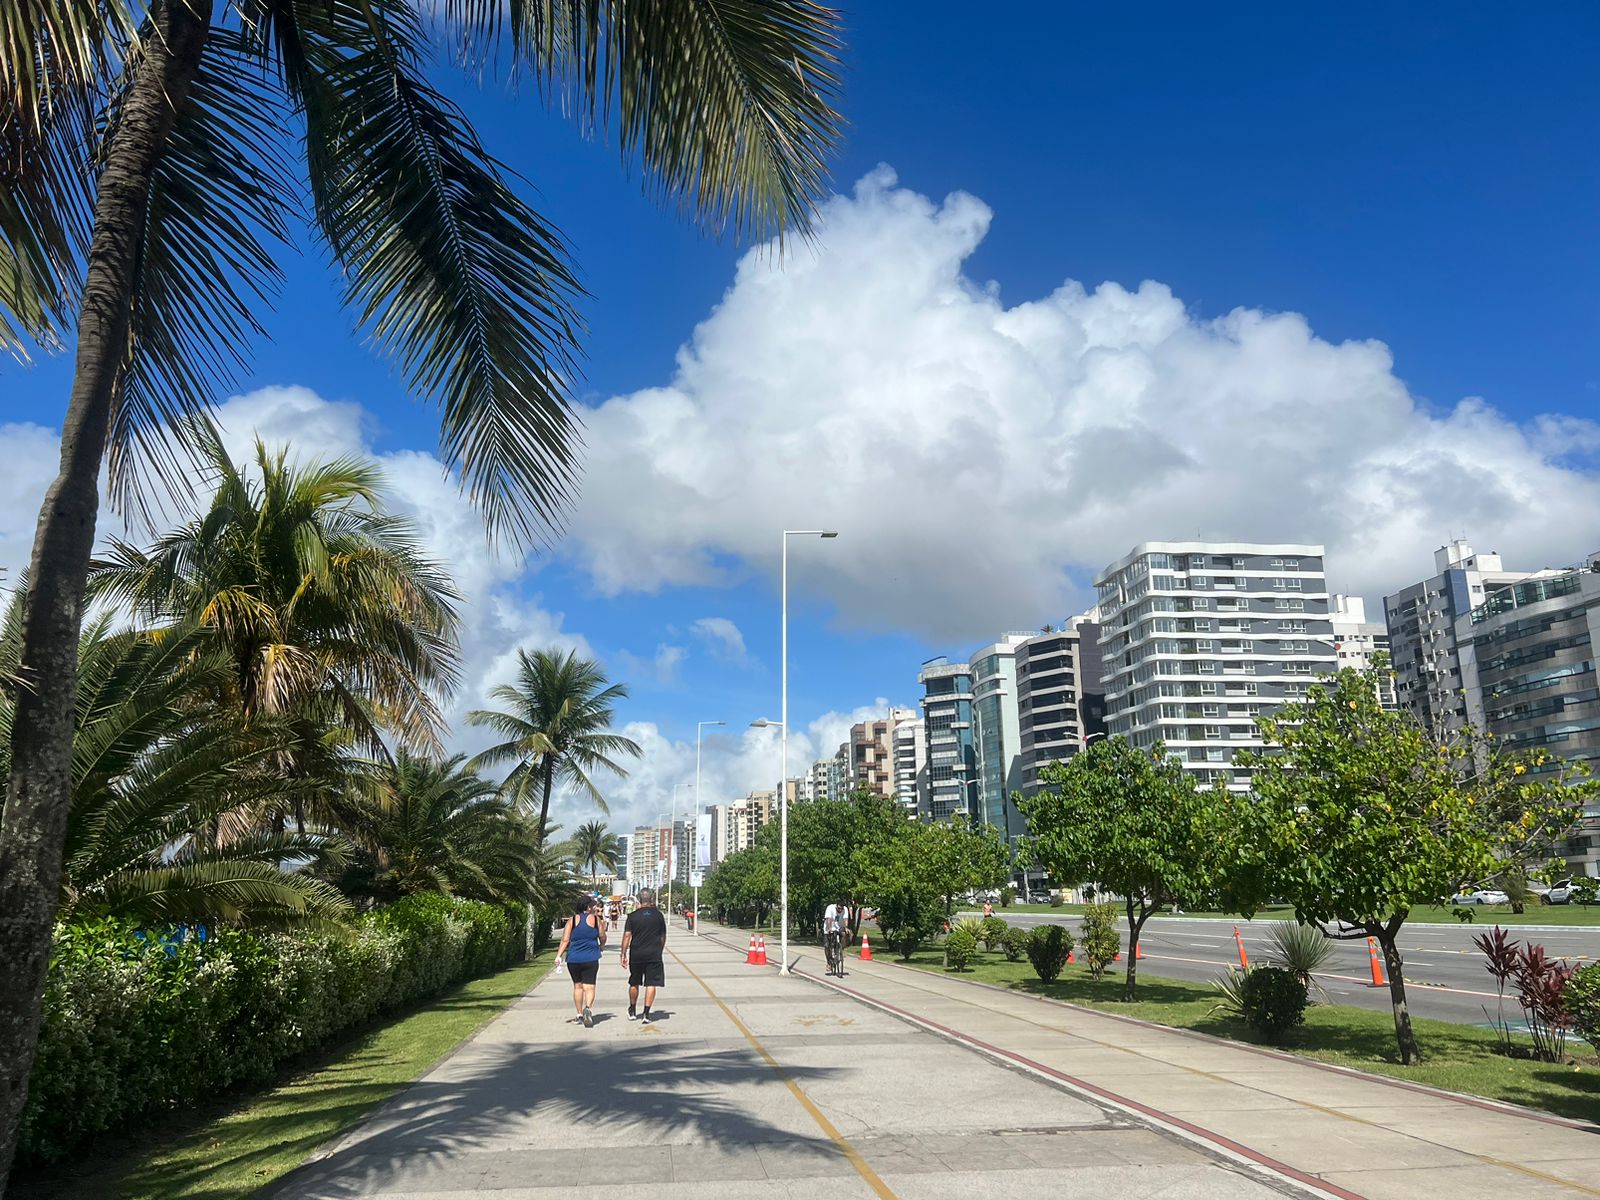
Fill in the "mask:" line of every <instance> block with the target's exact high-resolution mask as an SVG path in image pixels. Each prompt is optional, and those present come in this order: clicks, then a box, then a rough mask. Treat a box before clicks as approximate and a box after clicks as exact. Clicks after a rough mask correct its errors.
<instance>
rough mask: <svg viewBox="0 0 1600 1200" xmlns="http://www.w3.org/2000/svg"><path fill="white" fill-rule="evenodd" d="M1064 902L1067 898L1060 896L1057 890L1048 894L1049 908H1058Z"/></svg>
mask: <svg viewBox="0 0 1600 1200" xmlns="http://www.w3.org/2000/svg"><path fill="white" fill-rule="evenodd" d="M1066 902H1067V898H1066V897H1065V896H1063V895H1062V894H1061V892H1060V890H1059V889H1058V890H1056V891H1053V892H1051V893H1050V907H1051V908H1060V907H1061V906H1062V905H1063V904H1065V903H1066Z"/></svg>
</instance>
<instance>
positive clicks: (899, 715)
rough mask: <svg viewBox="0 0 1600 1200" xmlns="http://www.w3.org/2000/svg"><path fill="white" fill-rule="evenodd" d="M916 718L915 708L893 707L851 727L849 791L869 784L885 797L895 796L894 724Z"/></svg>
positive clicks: (869, 788)
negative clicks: (878, 717)
mask: <svg viewBox="0 0 1600 1200" xmlns="http://www.w3.org/2000/svg"><path fill="white" fill-rule="evenodd" d="M916 719H917V714H916V710H914V709H910V708H891V709H890V710H889V712H888V715H887V716H886V717H884V718H883V719H882V720H877V721H862V722H859V723H858V724H856V725H853V726H851V727H850V741H849V743H848V745H849V748H850V791H852V792H853V791H855V790H856V789H857V788H866V789H868V790H869V791H871V792H872V793H873V794H875V795H878V796H882V797H884V798H885V799H888V800H892V799H894V798H895V794H896V789H895V775H894V730H895V726H897V725H900V724H902V723H903V722H906V721H914V720H916Z"/></svg>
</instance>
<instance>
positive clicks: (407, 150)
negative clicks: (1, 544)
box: [0, 0, 840, 1191]
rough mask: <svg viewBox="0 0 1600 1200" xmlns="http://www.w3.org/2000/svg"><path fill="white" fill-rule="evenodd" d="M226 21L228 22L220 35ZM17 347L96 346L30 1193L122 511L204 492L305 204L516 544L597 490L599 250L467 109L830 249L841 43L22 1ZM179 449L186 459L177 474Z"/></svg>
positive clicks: (3, 304)
mask: <svg viewBox="0 0 1600 1200" xmlns="http://www.w3.org/2000/svg"><path fill="white" fill-rule="evenodd" d="M219 7H220V9H221V11H220V12H219V11H215V10H216V9H218V8H219ZM3 14H4V15H3V17H0V164H4V166H3V168H0V170H3V171H4V178H5V187H4V188H3V189H0V344H4V345H6V346H8V347H10V348H12V349H13V350H15V351H17V352H19V353H25V352H26V350H27V348H28V347H29V346H30V345H33V346H39V345H43V346H55V345H60V344H63V343H72V342H75V345H74V348H73V352H74V355H75V365H74V374H73V382H72V389H71V393H70V396H69V398H68V401H67V405H66V410H65V414H64V419H63V422H62V446H61V469H60V473H59V475H58V476H57V478H56V480H55V482H54V483H53V484H52V485H51V487H50V489H49V491H48V493H47V495H46V497H45V500H44V503H43V505H42V506H41V508H40V514H39V525H38V531H37V534H36V537H35V539H34V548H33V557H32V562H31V568H30V577H31V579H32V585H33V586H32V591H31V599H30V603H29V607H28V611H27V613H26V615H25V622H24V635H23V655H22V664H21V668H22V672H23V674H24V676H25V678H26V679H27V680H28V681H29V687H28V688H27V689H25V690H23V691H22V692H20V693H19V701H18V704H17V710H16V714H15V717H14V721H13V728H12V758H11V778H10V782H9V787H8V789H7V796H6V807H5V813H4V817H3V819H0V912H4V913H6V914H8V917H9V919H10V920H11V922H12V924H11V925H10V927H9V928H10V933H9V934H8V936H6V937H4V938H0V1191H3V1189H4V1186H5V1180H6V1178H7V1175H8V1173H9V1168H10V1162H11V1155H12V1152H13V1149H14V1144H15V1130H16V1128H17V1121H18V1116H19V1113H20V1112H21V1106H22V1104H23V1102H24V1100H25V1098H26V1095H27V1078H28V1073H29V1071H30V1069H31V1067H32V1063H33V1051H34V1046H35V1043H36V1041H37V1035H38V1028H39V1013H40V1008H39V1005H40V998H41V996H42V994H43V988H44V979H45V970H46V967H47V965H48V961H49V953H50V929H51V923H52V920H53V918H54V910H55V901H56V890H57V882H58V877H59V874H60V870H61V852H62V845H63V837H64V834H65V829H66V823H67V815H68V808H69V798H70V775H71V771H70V762H71V756H72V721H73V713H74V704H75V700H74V696H73V691H74V687H75V682H76V679H77V667H76V654H77V645H78V631H79V626H80V624H81V620H82V615H83V596H84V586H85V581H86V579H87V575H88V569H89V557H90V553H91V549H92V546H93V542H94V533H95V518H96V514H97V510H98V507H99V480H100V474H101V470H102V468H103V467H104V466H105V465H106V460H107V456H108V452H109V460H110V474H111V480H112V491H113V495H114V497H115V498H116V499H117V500H118V501H119V502H120V503H121V504H123V505H124V506H131V507H132V508H133V509H135V510H138V509H139V508H140V507H141V497H142V491H141V488H140V486H139V481H140V479H141V477H142V476H147V475H153V476H155V477H156V478H158V479H162V480H166V481H172V480H177V479H181V478H182V477H183V476H184V474H185V472H184V469H183V465H182V464H181V462H180V461H179V459H180V458H181V454H182V448H183V445H184V442H185V437H184V434H183V429H184V423H183V422H181V421H180V420H176V419H177V418H181V417H183V416H185V415H186V414H194V413H199V412H202V411H203V410H204V409H205V407H206V405H207V403H208V402H209V398H210V397H211V396H213V395H218V394H221V395H226V394H227V389H228V386H229V384H230V382H231V380H232V378H233V377H234V375H235V374H236V372H237V369H238V368H239V367H241V366H243V365H244V364H246V363H247V362H248V359H249V349H250V343H251V341H252V339H253V338H255V337H256V336H257V335H259V334H260V333H262V332H263V329H262V326H261V324H260V318H259V315H258V314H259V313H260V312H261V311H262V308H263V305H264V302H265V301H266V300H268V299H269V298H270V297H271V295H272V294H273V292H274V291H275V289H276V287H277V285H278V283H279V280H280V278H281V272H280V270H279V267H278V262H279V259H280V257H281V256H282V255H283V254H284V253H285V251H286V250H287V248H288V247H289V246H290V245H291V244H292V243H293V242H294V240H295V230H294V228H293V226H294V223H295V222H296V221H297V220H298V219H299V217H300V212H301V203H302V200H301V198H302V196H309V198H310V201H311V203H310V205H309V209H310V212H309V216H310V219H311V225H312V230H313V233H314V236H315V237H316V238H317V239H318V240H319V241H320V243H321V244H322V246H323V248H324V250H325V252H326V256H327V257H328V259H329V260H331V262H332V263H333V264H334V266H335V267H336V268H337V271H338V273H339V275H340V277H341V278H343V279H344V280H345V285H344V302H345V304H346V306H347V307H348V308H349V309H350V310H351V311H352V313H353V314H354V315H355V317H356V319H357V320H358V321H359V322H360V324H361V325H362V326H363V328H364V329H365V330H366V332H367V333H368V334H369V335H370V340H371V341H372V342H373V344H374V345H376V346H377V347H378V348H379V349H380V350H381V351H383V352H384V353H386V354H388V355H389V356H391V357H392V358H393V359H395V360H396V361H397V362H398V364H399V365H400V367H401V369H402V370H403V372H404V373H405V375H406V377H407V379H408V380H409V382H410V384H411V385H412V387H413V388H414V389H415V390H416V391H417V392H419V393H421V394H423V395H425V396H427V397H428V398H429V399H431V400H433V401H435V402H436V403H437V404H438V405H439V407H440V410H441V438H440V443H441V448H442V451H443V454H444V457H445V458H446V460H447V461H448V462H449V463H450V464H451V465H452V466H453V467H456V468H459V470H460V472H461V477H462V481H463V486H464V487H465V489H466V490H467V491H468V492H470V493H471V495H472V496H473V497H474V499H475V500H476V501H477V502H478V503H479V504H480V505H481V507H482V508H483V510H484V512H485V514H486V516H487V518H488V521H489V523H490V527H491V528H492V529H493V530H495V531H497V532H500V533H504V534H509V535H510V536H512V537H514V538H516V539H517V540H518V541H519V542H523V543H526V542H528V541H530V540H532V539H534V538H535V537H537V536H538V535H539V534H541V533H542V532H546V531H549V530H551V529H553V528H555V527H557V526H558V525H559V521H560V516H561V514H562V512H563V511H564V509H565V507H566V505H567V503H568V501H569V498H570V496H571V494H572V486H573V481H574V477H575V475H576V471H577V453H578V432H577V430H578V421H577V419H576V417H575V416H574V415H573V411H572V407H571V403H570V399H569V396H570V388H571V386H572V381H573V379H574V377H575V376H576V373H577V372H576V363H575V358H576V355H577V341H578V337H579V332H580V330H581V319H580V317H579V316H578V314H577V303H578V301H579V299H580V297H581V288H580V286H579V285H578V283H577V281H576V277H575V273H574V270H573V267H572V263H571V260H570V256H569V253H568V249H567V246H566V243H565V241H564V240H563V238H562V237H561V235H560V234H559V232H557V230H556V229H555V228H554V227H553V226H552V225H551V224H549V223H548V222H547V221H546V220H545V219H544V218H543V217H542V216H541V215H540V214H539V213H538V212H536V211H535V210H534V209H533V208H532V207H530V206H529V205H528V204H527V203H526V202H525V201H524V200H523V198H522V197H521V196H520V195H519V194H518V192H517V191H516V190H515V189H514V188H513V186H512V181H511V180H510V179H509V178H508V173H507V172H506V171H505V170H504V169H503V168H502V167H501V165H500V163H499V162H498V161H497V160H496V159H495V158H494V157H493V156H492V155H491V154H490V153H489V152H488V150H487V149H486V148H485V147H484V145H483V144H482V143H481V142H480V141H479V140H478V137H477V135H476V133H475V132H474V130H473V128H472V126H471V124H470V122H469V121H468V120H467V118H466V116H465V114H464V113H463V112H462V111H461V110H460V109H459V108H458V107H457V106H456V105H455V104H453V103H452V102H451V101H450V100H449V99H447V98H446V97H445V95H444V94H443V93H442V92H441V91H439V90H438V88H436V87H435V86H434V84H433V82H432V80H431V78H430V72H429V66H430V59H431V58H432V57H434V52H435V51H440V50H442V51H444V52H445V54H444V55H443V56H448V57H451V58H454V59H456V60H457V61H465V62H466V64H467V65H468V66H469V67H470V68H473V69H475V70H480V71H481V69H482V68H484V67H485V66H488V65H491V62H490V60H493V62H494V64H501V63H505V64H508V65H512V66H514V67H515V68H516V69H517V70H518V72H519V73H521V74H523V75H524V76H531V78H532V79H533V81H534V82H535V84H536V85H537V86H536V87H535V88H533V89H530V91H531V92H533V93H534V94H540V95H543V96H545V97H546V98H547V99H548V100H549V101H550V102H551V104H552V105H553V106H554V107H556V108H558V109H559V110H560V111H562V112H565V113H569V114H571V115H573V116H574V117H576V118H577V120H578V121H579V123H580V124H581V125H582V126H583V127H584V129H585V131H587V132H595V131H601V130H605V129H606V128H607V127H610V128H611V129H613V130H614V132H615V135H616V141H617V145H618V147H619V149H620V152H621V154H622V157H623V160H624V162H626V163H634V162H637V163H640V164H641V165H642V166H643V168H644V170H645V172H646V177H647V178H648V179H649V180H650V181H651V188H652V190H653V191H655V192H657V193H658V194H659V195H660V196H661V197H662V198H664V199H666V200H667V201H669V202H671V203H674V204H676V205H678V206H680V207H681V208H683V209H684V210H686V211H688V212H691V213H693V214H695V215H696V216H698V217H699V218H700V219H702V220H703V221H704V222H705V223H706V224H707V225H708V226H710V227H711V228H713V229H722V228H725V227H728V226H732V228H733V230H734V232H735V233H736V234H739V235H743V236H765V235H766V234H768V233H770V232H772V231H774V230H781V229H782V228H784V227H785V226H786V225H788V226H794V227H799V228H804V227H805V226H806V224H807V223H808V217H809V214H810V212H811V211H812V209H813V206H814V204H815V202H816V200H817V198H818V197H819V195H820V194H821V191H822V188H823V186H824V181H825V169H824V162H823V160H824V157H825V155H826V153H827V151H828V150H829V148H830V147H831V145H832V143H833V142H834V141H835V139H836V138H837V135H838V131H839V126H840V118H839V115H838V114H837V113H836V112H835V111H834V109H833V107H832V105H831V97H832V94H833V92H834V90H835V88H836V86H837V76H836V70H837V57H836V51H837V48H838V43H837V30H838V27H839V21H838V16H837V14H835V13H834V12H832V11H831V10H829V9H826V8H823V7H821V6H820V5H818V4H816V3H813V2H812V0H672V2H671V3H665V2H663V0H451V2H450V3H447V4H444V5H435V6H431V7H430V6H426V5H418V4H416V3H414V2H413V0H231V2H230V3H228V4H226V5H224V6H217V5H216V4H215V0H21V2H20V3H18V2H16V0H8V2H7V3H6V4H4V5H3ZM163 426H165V427H166V428H167V430H171V431H174V432H176V434H177V444H178V446H179V450H178V451H177V452H174V451H173V450H172V448H171V447H172V445H173V443H172V442H171V441H169V439H168V437H167V436H166V432H165V431H164V430H163V428H162V427H163Z"/></svg>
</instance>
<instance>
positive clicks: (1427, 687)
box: [1383, 538, 1527, 734]
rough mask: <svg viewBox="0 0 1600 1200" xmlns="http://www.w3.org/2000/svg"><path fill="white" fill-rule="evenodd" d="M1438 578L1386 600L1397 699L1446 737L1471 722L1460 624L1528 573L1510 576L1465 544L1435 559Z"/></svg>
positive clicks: (1494, 557) (1494, 559) (1492, 557)
mask: <svg viewBox="0 0 1600 1200" xmlns="http://www.w3.org/2000/svg"><path fill="white" fill-rule="evenodd" d="M1433 565H1434V572H1435V573H1434V575H1433V576H1431V577H1430V578H1428V579H1424V580H1423V581H1422V582H1421V583H1414V584H1412V585H1411V586H1410V587H1406V588H1402V589H1401V590H1400V591H1398V592H1396V593H1395V594H1394V595H1392V596H1385V597H1384V598H1383V613H1384V620H1385V622H1386V623H1387V625H1388V627H1389V653H1390V656H1391V658H1392V659H1393V662H1394V675H1395V699H1396V700H1397V702H1398V703H1399V705H1400V707H1401V708H1403V709H1404V710H1405V711H1407V712H1409V713H1410V714H1411V715H1412V716H1414V717H1415V718H1416V719H1417V720H1418V721H1420V722H1421V723H1422V725H1423V728H1425V729H1430V730H1435V731H1437V732H1438V733H1440V734H1443V733H1448V732H1449V731H1451V730H1454V729H1459V728H1461V726H1462V725H1463V724H1464V723H1465V722H1466V720H1467V700H1466V697H1465V696H1464V695H1463V694H1462V693H1463V683H1462V679H1461V655H1460V651H1459V649H1458V648H1457V645H1456V629H1457V622H1458V621H1459V620H1460V619H1461V618H1462V617H1464V616H1466V615H1467V614H1468V613H1470V612H1471V611H1472V610H1473V609H1474V608H1476V607H1477V606H1478V605H1480V604H1482V603H1483V602H1484V598H1485V595H1486V594H1487V591H1490V590H1493V589H1494V588H1496V587H1499V586H1500V585H1502V584H1507V583H1515V582H1516V581H1517V580H1519V579H1521V578H1523V577H1524V576H1525V575H1526V574H1527V572H1517V571H1507V570H1506V569H1505V568H1504V567H1503V566H1502V565H1501V562H1500V556H1499V555H1498V554H1496V553H1494V552H1493V551H1490V552H1488V553H1478V552H1476V551H1474V550H1473V548H1472V546H1471V545H1470V544H1468V543H1467V542H1466V541H1465V540H1463V539H1460V538H1458V539H1456V540H1455V541H1452V542H1451V543H1450V544H1449V545H1448V546H1441V547H1439V549H1438V550H1436V551H1434V554H1433Z"/></svg>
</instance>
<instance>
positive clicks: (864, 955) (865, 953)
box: [861, 933, 872, 962]
mask: <svg viewBox="0 0 1600 1200" xmlns="http://www.w3.org/2000/svg"><path fill="white" fill-rule="evenodd" d="M861 961H862V962H871V961H872V943H871V942H869V941H867V935H866V934H865V933H862V935H861Z"/></svg>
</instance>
